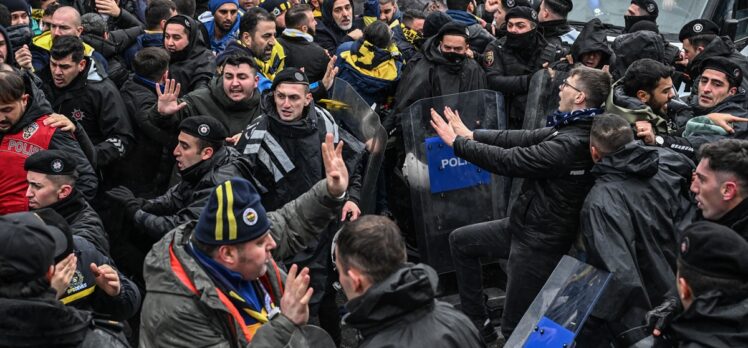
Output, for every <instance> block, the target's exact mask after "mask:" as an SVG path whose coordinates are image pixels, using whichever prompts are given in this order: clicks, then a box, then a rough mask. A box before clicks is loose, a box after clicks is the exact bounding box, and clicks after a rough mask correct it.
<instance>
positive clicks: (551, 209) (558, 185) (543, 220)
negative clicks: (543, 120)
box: [454, 120, 594, 253]
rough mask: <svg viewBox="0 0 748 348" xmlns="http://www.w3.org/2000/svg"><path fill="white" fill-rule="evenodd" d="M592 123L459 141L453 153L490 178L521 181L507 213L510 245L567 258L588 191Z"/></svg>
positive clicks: (484, 134)
mask: <svg viewBox="0 0 748 348" xmlns="http://www.w3.org/2000/svg"><path fill="white" fill-rule="evenodd" d="M591 126H592V121H591V120H579V121H576V122H573V123H571V124H569V125H566V126H560V127H546V128H540V129H534V130H477V131H475V132H474V134H473V137H474V139H475V140H468V139H466V138H463V137H457V139H456V140H455V142H454V152H455V155H457V156H458V157H460V158H463V159H465V160H467V161H469V162H471V163H474V164H475V165H477V166H479V167H481V168H483V169H486V170H488V171H490V172H492V173H494V174H498V175H504V176H511V177H518V178H525V180H524V182H523V184H522V188H521V192H520V195H519V197H518V198H517V200H516V202H515V203H514V205H513V206H512V207H511V211H510V214H509V225H510V229H511V231H512V238H513V239H512V242H514V241H515V240H516V241H519V242H522V243H524V244H525V245H527V246H529V247H533V248H536V249H537V250H538V252H539V253H541V252H543V251H544V250H547V251H549V252H561V253H565V252H567V251H568V250H569V247H570V246H571V243H572V242H573V240H574V239H575V238H576V236H577V231H578V226H579V211H580V210H581V209H582V203H583V202H584V198H585V197H586V196H587V192H588V191H589V189H590V188H591V187H592V184H593V182H594V179H593V177H592V175H591V174H590V169H591V168H592V159H591V158H590V154H589V138H590V128H591Z"/></svg>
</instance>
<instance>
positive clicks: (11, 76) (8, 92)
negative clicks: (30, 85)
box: [0, 71, 26, 104]
mask: <svg viewBox="0 0 748 348" xmlns="http://www.w3.org/2000/svg"><path fill="white" fill-rule="evenodd" d="M25 93H26V85H25V84H24V83H23V77H21V75H19V74H18V73H17V72H16V71H0V103H3V104H10V103H14V102H17V101H19V100H20V99H21V97H23V95H24V94H25Z"/></svg>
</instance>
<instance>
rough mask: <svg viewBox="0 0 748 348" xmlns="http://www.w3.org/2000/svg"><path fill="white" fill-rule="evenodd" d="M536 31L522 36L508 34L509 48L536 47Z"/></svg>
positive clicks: (507, 43)
mask: <svg viewBox="0 0 748 348" xmlns="http://www.w3.org/2000/svg"><path fill="white" fill-rule="evenodd" d="M534 44H535V29H533V30H530V31H528V32H526V33H522V34H514V33H510V32H507V33H506V46H507V47H509V48H523V47H534Z"/></svg>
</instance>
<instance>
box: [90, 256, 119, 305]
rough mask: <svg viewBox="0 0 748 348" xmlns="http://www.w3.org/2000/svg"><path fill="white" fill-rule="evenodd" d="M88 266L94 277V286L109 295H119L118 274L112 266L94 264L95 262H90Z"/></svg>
mask: <svg viewBox="0 0 748 348" xmlns="http://www.w3.org/2000/svg"><path fill="white" fill-rule="evenodd" d="M90 267H91V273H93V275H94V277H96V286H98V287H99V288H101V290H104V292H105V293H106V294H107V295H109V296H111V297H114V296H117V295H119V293H120V291H121V288H120V281H119V274H117V271H116V270H115V269H114V268H112V266H109V265H101V266H96V264H95V263H91V265H90Z"/></svg>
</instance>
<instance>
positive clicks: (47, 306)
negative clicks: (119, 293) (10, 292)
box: [0, 288, 130, 348]
mask: <svg viewBox="0 0 748 348" xmlns="http://www.w3.org/2000/svg"><path fill="white" fill-rule="evenodd" d="M14 297H15V296H14ZM102 323H103V321H97V320H94V318H93V316H92V315H91V313H90V312H86V311H81V310H78V309H75V308H73V307H68V306H65V305H64V304H62V303H61V302H60V301H58V300H57V299H56V298H55V291H54V290H52V289H51V288H50V289H49V290H47V291H45V292H44V293H41V294H38V295H35V296H25V297H22V296H18V297H15V298H7V297H5V296H3V297H0V342H2V343H3V345H4V346H9V347H77V348H96V347H111V348H127V347H130V345H129V344H128V343H127V340H126V338H125V337H124V335H123V334H122V328H121V326H120V325H119V324H117V323H112V324H109V325H106V326H102V325H101V324H102Z"/></svg>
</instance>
